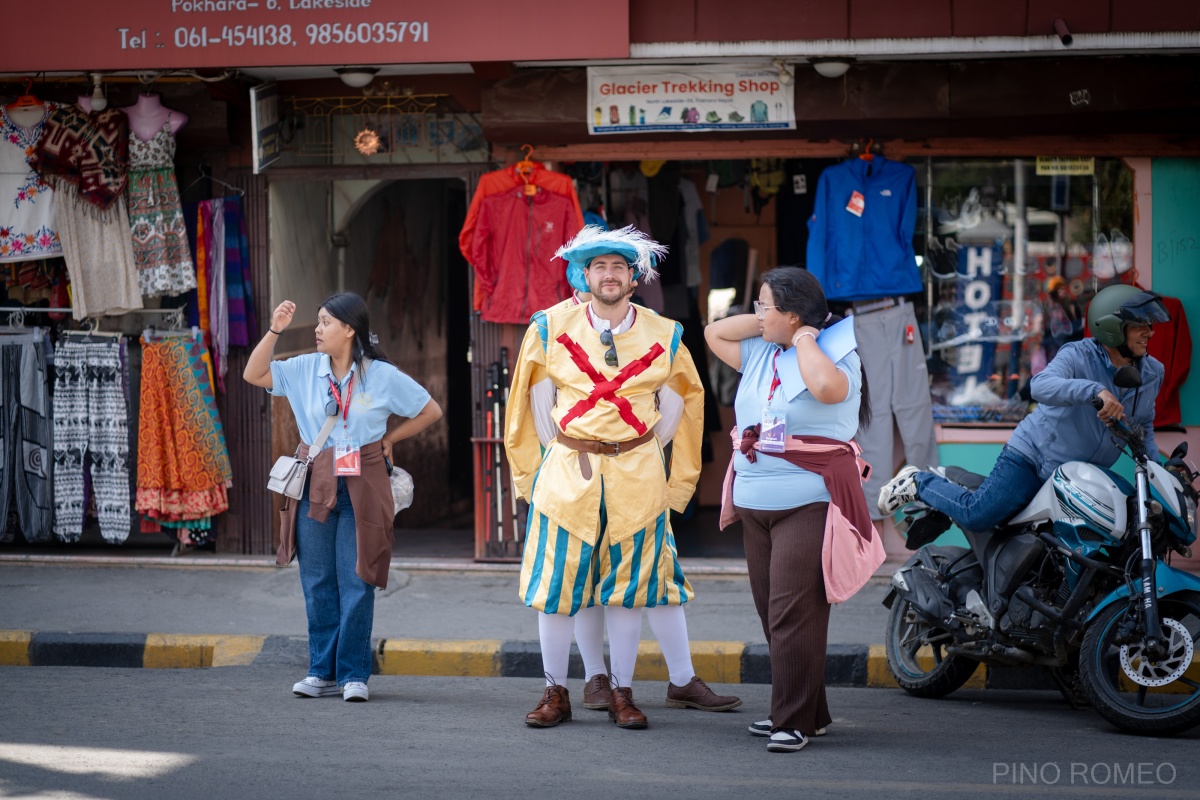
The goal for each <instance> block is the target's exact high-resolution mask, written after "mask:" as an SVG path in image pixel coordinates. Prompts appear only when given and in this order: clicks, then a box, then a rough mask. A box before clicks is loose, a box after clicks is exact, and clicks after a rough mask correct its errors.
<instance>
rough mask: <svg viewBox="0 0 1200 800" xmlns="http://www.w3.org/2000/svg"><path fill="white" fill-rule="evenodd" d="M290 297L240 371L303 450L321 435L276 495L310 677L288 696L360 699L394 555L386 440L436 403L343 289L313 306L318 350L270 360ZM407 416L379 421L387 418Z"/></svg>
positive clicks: (426, 417) (419, 426)
mask: <svg viewBox="0 0 1200 800" xmlns="http://www.w3.org/2000/svg"><path fill="white" fill-rule="evenodd" d="M295 313H296V304H295V303H293V302H291V301H290V300H285V301H283V302H282V303H280V304H279V306H278V307H277V308H276V309H275V313H274V315H273V317H272V318H271V328H270V330H269V331H267V333H266V335H265V336H263V339H262V341H261V342H259V343H258V346H257V347H255V348H254V352H252V353H251V354H250V359H249V360H248V361H247V363H246V369H245V372H244V373H243V377H244V378H245V379H246V381H247V382H249V383H251V384H253V385H254V386H261V387H263V388H264V389H266V390H267V391H269V392H270V393H271V394H274V395H278V396H281V397H286V398H287V399H288V402H289V404H290V405H291V407H292V412H293V413H294V414H295V417H296V425H297V427H298V428H299V429H300V438H301V440H302V442H303V443H302V444H301V445H300V446H299V448H298V449H297V452H296V457H297V458H301V459H303V458H307V456H308V453H309V449H310V446H312V445H315V444H316V443H317V441H318V440H319V439H323V440H324V441H323V442H322V443H321V449H320V452H319V454H318V455H317V456H316V458H315V459H314V460H313V462H312V464H311V465H309V468H308V479H307V483H306V485H305V487H304V494H303V495H302V496H301V498H300V500H299V501H296V500H293V499H291V498H287V499H286V500H285V504H284V508H283V513H282V523H281V527H280V532H279V536H280V542H279V553H278V556H277V559H276V563H277V564H279V565H280V566H286V565H287V564H288V563H290V562H291V560H292V559H293V558H295V557H297V556H299V559H300V585H301V587H302V588H303V590H304V604H305V609H306V611H307V612H308V653H309V668H308V676H307V677H305V678H304V679H303V680H301V681H299V682H298V683H296V685H295V686H293V687H292V691H293V692H294V693H295V694H296V696H298V697H329V696H332V695H336V694H341V695H342V697H343V699H345V700H350V701H358V702H362V701H364V700H366V699H367V697H368V692H367V680H368V678H370V676H371V626H372V623H373V622H374V613H375V593H374V592H375V588H376V587H378V588H380V589H385V588H387V576H388V567H389V565H390V564H391V556H392V521H393V518H394V517H395V510H394V508H393V507H392V492H391V486H390V484H389V478H388V476H389V473H390V472H391V461H390V457H391V451H392V445H394V444H395V443H396V442H398V441H400V440H401V439H407V438H408V437H410V436H415V435H416V434H418V433H420V432H421V431H422V430H424V429H425V428H427V427H429V426H430V425H432V424H433V423H434V422H437V421H438V420H439V419H441V416H442V410H441V408H440V407H439V406H438V404H437V403H436V402H435V401H433V400H432V399H430V397H429V393H428V392H427V391H425V389H423V388H422V387H421V386H420V385H419V384H418V383H417V382H416V381H414V380H413V379H412V378H410V377H408V376H407V375H405V374H404V373H403V372H401V371H400V370H399V369H397V368H396V367H395V366H393V365H392V364H391V362H389V361H388V360H387V358H386V357H385V356H384V355H383V353H381V352H380V351H379V349H378V348H377V347H376V346H375V342H374V339H373V337H372V335H371V324H370V319H369V316H368V313H367V304H366V303H365V302H364V301H363V299H362V298H361V297H359V296H358V295H356V294H353V293H351V292H343V293H341V294H335V295H333V296H332V297H330V298H329V299H328V300H326V301H325V302H324V303H322V304H321V307H320V308H319V309H318V310H317V326H316V352H315V353H308V354H306V355H301V356H296V357H294V358H289V359H286V360H282V361H273V360H272V356H273V355H274V351H275V341H276V339H278V337H279V336H280V334H282V333H283V331H284V330H285V329H286V328H287V327H288V325H290V324H291V322H292V317H293V315H294V314H295ZM393 414H396V415H398V416H401V417H407V419H405V420H404V421H403V422H401V423H400V424H399V425H396V426H395V427H393V428H391V429H390V430H389V429H388V418H389V417H390V416H391V415H393Z"/></svg>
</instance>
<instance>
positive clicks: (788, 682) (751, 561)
mask: <svg viewBox="0 0 1200 800" xmlns="http://www.w3.org/2000/svg"><path fill="white" fill-rule="evenodd" d="M828 508H829V504H828V503H810V504H809V505H806V506H801V507H800V508H791V509H786V510H783V511H755V510H754V509H750V508H738V509H737V511H738V513H739V514H740V515H741V517H742V537H743V540H744V541H745V545H746V564H747V566H748V567H749V572H750V593H751V594H752V595H753V596H754V607H755V608H756V609H758V618H759V619H760V620H761V621H762V626H763V633H764V634H765V635H766V637H767V646H768V647H769V648H770V651H771V723H772V726H773V727H774V729H775V730H779V729H780V728H795V729H798V730H799V731H800V732H801V733H803V734H804V735H805V736H812V735H813V734H815V733H816V732H817V729H818V728H824V727H825V726H826V725H828V724H829V723H830V721H831V718H830V716H829V706H828V704H827V703H826V701H825V644H826V640H827V639H828V638H829V603H828V602H827V601H826V599H825V576H824V574H823V572H822V570H821V543H822V541H823V539H824V535H825V514H826V511H827V510H828Z"/></svg>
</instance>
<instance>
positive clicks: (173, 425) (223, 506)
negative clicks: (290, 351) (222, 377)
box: [136, 335, 233, 543]
mask: <svg viewBox="0 0 1200 800" xmlns="http://www.w3.org/2000/svg"><path fill="white" fill-rule="evenodd" d="M207 357H208V353H207V351H206V350H205V348H204V344H203V342H202V341H200V337H199V336H195V335H193V336H168V337H164V338H155V337H151V338H150V339H145V338H143V341H142V381H141V391H140V400H141V413H140V414H139V417H138V455H139V458H138V465H137V499H136V508H137V510H138V511H139V512H141V513H142V514H144V515H146V516H148V517H151V518H152V519H154V520H157V521H159V522H160V523H161V524H165V525H168V527H171V525H170V524H171V523H182V522H184V521H192V522H195V521H199V520H203V519H205V518H209V517H213V516H215V515H216V514H219V513H221V512H223V511H226V510H228V508H229V496H228V489H229V487H230V486H231V485H232V480H233V473H232V471H231V469H230V463H229V452H228V450H227V448H226V444H225V432H224V429H223V427H222V426H221V419H220V416H219V415H218V413H217V407H216V401H215V396H214V394H213V387H212V384H211V383H210V382H209V374H210V372H209V365H208V363H207V360H208V359H207ZM174 527H177V528H185V529H188V530H207V529H208V528H209V527H211V526H207V527H206V526H204V525H193V526H186V525H176V526H174ZM184 533H185V535H186V534H187V530H185V531H184ZM181 540H182V539H181ZM192 543H194V540H193V542H192Z"/></svg>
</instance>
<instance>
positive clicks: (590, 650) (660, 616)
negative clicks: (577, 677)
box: [538, 606, 696, 686]
mask: <svg viewBox="0 0 1200 800" xmlns="http://www.w3.org/2000/svg"><path fill="white" fill-rule="evenodd" d="M603 609H604V606H592V607H591V608H584V609H580V610H579V611H578V612H577V613H576V614H575V616H574V617H573V618H572V617H569V616H567V615H566V614H542V613H539V614H538V635H539V638H540V639H541V649H542V669H543V671H544V672H545V673H546V676H547V677H546V683H547V685H550V684H554V683H557V684H559V685H563V684H565V683H566V680H567V666H568V663H569V661H570V657H571V637H572V635H574V637H575V641H576V643H577V644H578V646H579V654H580V656H582V657H583V670H584V678H585V679H587V680H590V679H591V678H594V677H595V676H597V675H604V674H607V673H608V670H607V669H606V667H605V665H604V627H603V626H604V621H605V618H607V621H608V641H609V645H610V648H611V652H610V660H611V661H612V676H613V679H614V680H615V681H616V685H617V686H631V685H632V683H633V672H634V667H635V665H636V663H637V652H638V641H639V640H640V639H641V635H642V609H640V608H624V607H622V606H608V607H607V609H608V610H607V611H604V610H603ZM646 619H647V621H648V622H649V623H650V630H651V631H653V632H654V638H656V639H658V646H659V647H660V648H661V649H662V653H663V659H664V660H665V661H666V662H667V672H668V674H669V677H670V680H671V683H673V684H675V685H676V686H686V685H687V684H688V683H690V682H691V680H692V678H694V677H695V676H696V671H695V668H694V667H693V666H692V653H691V648H690V647H689V644H688V633H687V616H686V615H685V613H684V610H683V606H655V607H654V608H647V609H646Z"/></svg>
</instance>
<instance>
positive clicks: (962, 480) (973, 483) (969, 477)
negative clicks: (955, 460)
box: [944, 467, 987, 491]
mask: <svg viewBox="0 0 1200 800" xmlns="http://www.w3.org/2000/svg"><path fill="white" fill-rule="evenodd" d="M945 469H946V474H945V476H944V477H945V478H946V480H948V481H950V482H951V483H955V484H958V485H959V486H962V487H963V488H964V489H970V490H972V491H974V490H975V489H978V488H979V487H980V486H981V485H982V484H983V482H984V481H985V480H987V476H986V475H980V474H979V473H978V472H971V471H969V470H965V469H963V468H962V467H946V468H945Z"/></svg>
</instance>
